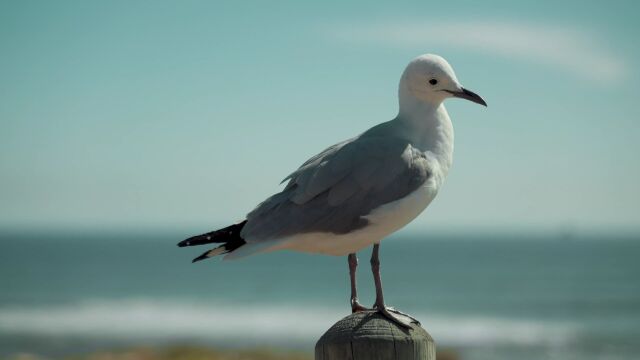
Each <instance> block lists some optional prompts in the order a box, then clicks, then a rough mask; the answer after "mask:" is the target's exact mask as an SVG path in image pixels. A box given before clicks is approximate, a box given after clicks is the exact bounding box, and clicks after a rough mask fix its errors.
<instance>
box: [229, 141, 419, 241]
mask: <svg viewBox="0 0 640 360" xmlns="http://www.w3.org/2000/svg"><path fill="white" fill-rule="evenodd" d="M429 176H430V170H429V162H428V161H427V158H426V157H425V155H424V153H422V152H420V151H419V150H417V149H415V148H414V147H412V146H411V144H410V143H409V142H408V141H406V140H403V139H400V138H390V137H378V136H375V137H371V136H369V137H364V136H361V137H358V138H355V139H351V140H347V141H344V142H341V143H338V144H336V145H333V146H331V147H329V148H327V149H326V150H324V151H323V152H321V153H320V154H318V155H316V156H314V157H312V158H311V159H309V160H307V161H306V162H305V163H304V164H302V166H300V168H299V169H298V170H296V171H295V172H293V173H292V174H291V175H289V176H288V177H287V178H286V179H285V180H284V181H287V180H288V181H289V182H288V184H287V186H286V187H285V189H284V190H283V191H282V192H280V193H278V194H275V195H273V196H271V197H270V198H268V199H267V200H265V201H264V202H262V203H261V204H260V205H258V206H257V207H256V208H255V209H254V210H253V211H252V212H250V213H249V214H248V215H247V223H246V225H245V227H244V228H243V229H242V233H241V236H242V237H243V238H244V239H246V241H247V242H248V243H252V242H258V241H265V240H273V239H278V238H283V237H286V236H290V235H293V234H298V233H305V232H331V233H335V234H344V233H349V232H351V231H354V230H357V229H359V228H362V227H364V226H366V225H367V220H366V219H365V218H364V217H365V216H366V215H368V214H369V213H370V212H371V211H372V210H373V209H375V208H377V207H379V206H381V205H384V204H386V203H389V202H392V201H395V200H398V199H401V198H403V197H405V196H407V195H408V194H410V193H411V192H413V191H414V190H416V189H417V188H418V187H419V186H421V185H422V184H424V182H425V181H427V179H428V178H429ZM347 200H349V201H347Z"/></svg>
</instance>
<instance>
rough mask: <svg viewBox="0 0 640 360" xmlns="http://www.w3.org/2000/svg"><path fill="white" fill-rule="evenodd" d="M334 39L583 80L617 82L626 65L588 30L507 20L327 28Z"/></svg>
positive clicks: (352, 25)
mask: <svg viewBox="0 0 640 360" xmlns="http://www.w3.org/2000/svg"><path fill="white" fill-rule="evenodd" d="M323 33H324V34H325V35H328V36H330V37H331V38H333V39H338V40H341V41H348V42H359V43H372V44H376V45H385V46H395V47H416V46H419V47H424V48H428V47H429V46H439V47H450V48H462V49H466V50H472V51H477V52H482V53H486V54H489V55H491V56H496V55H499V56H503V57H508V58H518V59H521V60H524V61H530V62H535V63H540V64H546V65H550V66H556V67H559V68H561V69H563V70H565V71H567V72H571V73H573V74H575V75H577V76H580V77H582V78H587V79H590V80H596V81H606V82H610V83H613V82H617V81H619V80H620V79H622V78H623V76H624V75H625V74H626V72H627V65H626V64H625V61H624V60H622V59H621V58H619V57H618V56H616V55H615V54H613V53H611V52H609V51H607V46H606V45H605V44H604V42H603V41H602V40H601V39H599V38H598V36H595V34H592V33H590V32H589V31H584V30H580V29H577V28H571V27H562V26H552V25H547V24H544V25H542V24H532V23H529V24H527V23H510V22H503V21H483V22H473V21H471V22H469V21H447V22H428V23H427V22H394V23H374V24H360V25H358V24H353V23H351V24H348V25H346V24H345V25H344V26H342V25H338V26H331V27H325V28H323Z"/></svg>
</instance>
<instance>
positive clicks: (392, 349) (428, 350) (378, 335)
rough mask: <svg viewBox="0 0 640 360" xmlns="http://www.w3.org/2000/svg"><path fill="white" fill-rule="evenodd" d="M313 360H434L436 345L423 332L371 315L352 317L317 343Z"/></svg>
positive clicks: (418, 328) (427, 334)
mask: <svg viewBox="0 0 640 360" xmlns="http://www.w3.org/2000/svg"><path fill="white" fill-rule="evenodd" d="M315 354H316V355H315V359H316V360H436V344H435V342H434V341H433V338H432V337H431V335H429V333H427V331H426V330H425V329H423V328H422V327H420V326H419V325H416V324H412V328H411V329H405V328H403V327H400V326H398V325H397V324H396V323H394V322H391V321H389V320H388V319H387V318H385V317H383V316H382V315H380V314H378V313H376V312H373V311H362V312H357V313H355V314H351V315H349V316H347V317H345V318H343V319H342V320H340V321H338V322H337V323H335V324H334V325H333V326H332V327H331V328H330V329H329V330H327V332H325V333H324V335H322V337H321V338H320V340H318V342H317V343H316V349H315Z"/></svg>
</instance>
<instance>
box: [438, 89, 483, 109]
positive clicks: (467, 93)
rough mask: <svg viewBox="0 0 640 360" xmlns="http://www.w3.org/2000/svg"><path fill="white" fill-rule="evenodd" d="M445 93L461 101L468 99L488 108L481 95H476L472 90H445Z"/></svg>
mask: <svg viewBox="0 0 640 360" xmlns="http://www.w3.org/2000/svg"><path fill="white" fill-rule="evenodd" d="M445 91H446V92H448V93H450V94H451V95H453V96H455V97H458V98H461V99H467V100H469V101H473V102H474V103H476V104H480V105H484V106H487V103H486V102H485V101H484V99H483V98H481V97H480V95H478V94H476V93H474V92H473V91H471V90H467V89H465V88H463V87H461V88H460V91H452V90H445Z"/></svg>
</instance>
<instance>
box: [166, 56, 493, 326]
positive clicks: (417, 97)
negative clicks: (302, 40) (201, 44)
mask: <svg viewBox="0 0 640 360" xmlns="http://www.w3.org/2000/svg"><path fill="white" fill-rule="evenodd" d="M398 98H399V111H398V115H397V116H396V117H395V118H394V119H393V120H390V121H387V122H384V123H381V124H378V125H376V126H374V127H372V128H370V129H369V130H367V131H365V132H363V133H362V134H360V135H358V136H356V137H354V138H351V139H349V140H346V141H343V142H340V143H337V144H335V145H333V146H330V147H328V148H327V149H325V150H324V151H322V152H320V153H319V154H317V155H315V156H313V157H311V158H310V159H309V160H307V161H306V162H305V163H304V164H302V166H300V168H298V169H297V170H296V171H294V172H293V173H291V174H290V175H289V176H287V177H286V178H285V179H284V180H283V181H282V183H284V182H286V185H285V187H284V189H283V190H282V191H281V192H279V193H277V194H275V195H273V196H271V197H269V198H267V199H266V200H264V201H263V202H262V203H260V204H259V205H258V206H257V207H256V208H255V209H253V211H251V212H250V213H249V214H247V216H246V218H245V219H244V220H243V221H241V222H239V223H236V224H233V225H231V226H228V227H225V228H223V229H219V230H215V231H211V232H208V233H205V234H202V235H197V236H193V237H190V238H188V239H186V240H183V241H181V242H180V243H178V246H180V247H184V246H194V245H203V244H211V243H215V244H219V246H217V247H215V248H213V249H211V250H208V251H206V252H205V253H203V254H202V255H200V256H198V257H196V258H195V259H193V262H197V261H200V260H204V259H207V258H211V257H213V256H216V255H224V259H225V260H227V259H237V258H241V257H245V256H248V255H253V254H257V253H264V252H271V251H275V250H285V249H286V250H294V251H300V252H307V253H317V254H325V255H334V256H347V260H348V266H349V277H350V282H351V297H350V304H351V310H352V312H359V311H377V312H379V313H381V314H382V315H383V316H385V317H387V318H389V319H390V320H391V321H394V322H395V323H397V324H399V325H401V326H405V327H410V326H411V325H410V323H411V322H415V323H417V320H415V319H413V318H412V317H410V316H408V315H407V314H404V313H402V312H400V311H398V310H395V309H394V308H391V307H387V306H386V304H385V301H384V296H383V291H382V281H381V279H380V258H379V250H380V242H381V240H382V239H384V238H385V237H387V236H388V235H390V234H391V233H393V232H395V231H397V230H399V229H400V228H402V227H404V226H405V225H407V224H408V223H409V222H411V221H412V220H413V219H415V218H416V217H417V216H418V215H419V214H420V213H421V212H422V211H423V210H424V209H425V208H426V207H427V206H428V205H429V204H430V203H431V201H432V200H433V199H434V197H435V196H436V194H437V193H438V190H439V189H440V187H441V186H442V184H443V182H444V180H445V178H446V176H447V173H448V172H449V168H450V167H451V163H452V158H453V126H452V124H451V120H450V118H449V115H448V113H447V110H446V109H445V107H444V104H443V102H444V101H445V100H447V99H449V98H461V99H466V100H470V101H472V102H474V103H478V104H481V105H484V106H487V103H486V102H485V101H484V100H483V99H482V98H481V97H480V96H479V95H477V94H476V93H474V92H472V91H470V90H467V89H465V88H464V87H462V85H461V84H460V82H459V81H458V79H457V78H456V75H455V73H454V72H453V69H452V67H451V65H449V63H448V62H447V61H446V60H445V59H443V58H442V57H440V56H438V55H432V54H425V55H421V56H418V57H417V58H415V59H413V60H412V61H411V62H410V63H409V64H408V65H407V67H406V69H405V70H404V72H403V73H402V76H401V78H400V85H399V89H398ZM369 245H373V251H372V255H371V270H372V272H373V278H374V283H375V288H376V300H375V303H374V305H373V308H372V309H368V308H366V307H364V306H362V305H361V304H360V302H359V300H358V294H357V288H356V268H357V266H358V258H357V257H356V252H357V251H358V250H360V249H363V248H365V247H367V246H369Z"/></svg>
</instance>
